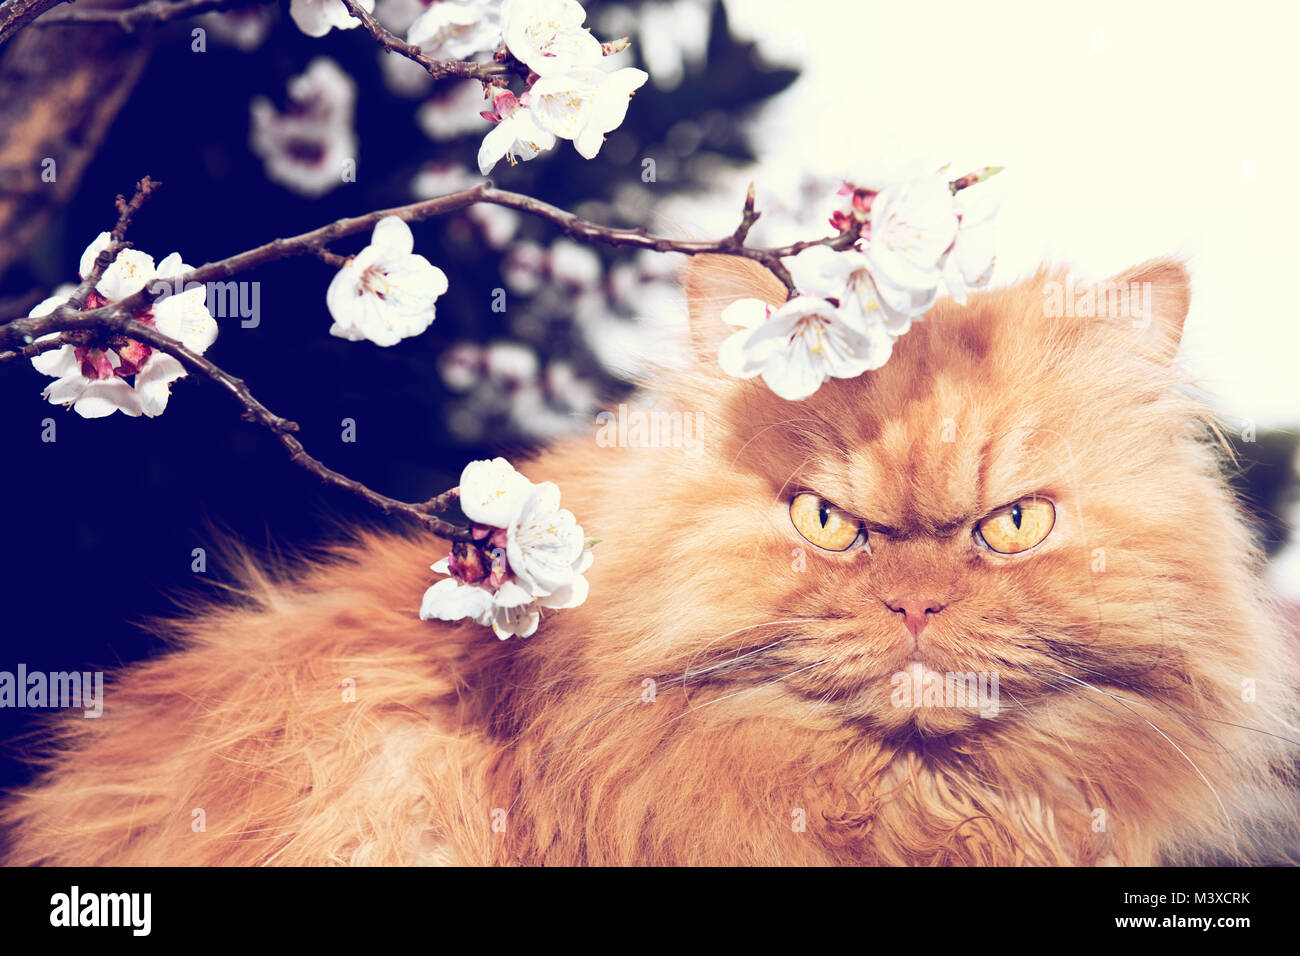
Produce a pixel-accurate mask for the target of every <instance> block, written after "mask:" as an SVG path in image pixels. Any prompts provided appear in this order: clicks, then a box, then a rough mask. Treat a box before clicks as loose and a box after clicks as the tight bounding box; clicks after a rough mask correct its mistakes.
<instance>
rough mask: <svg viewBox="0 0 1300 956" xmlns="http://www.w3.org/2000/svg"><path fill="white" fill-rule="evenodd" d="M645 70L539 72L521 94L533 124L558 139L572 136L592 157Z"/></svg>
mask: <svg viewBox="0 0 1300 956" xmlns="http://www.w3.org/2000/svg"><path fill="white" fill-rule="evenodd" d="M647 79H649V74H647V73H646V72H645V70H638V69H634V68H632V67H627V68H625V69H622V70H615V71H614V72H613V73H605V72H603V71H601V70H599V69H594V68H587V69H578V70H569V71H565V72H558V73H552V74H548V75H544V76H542V77H541V78H540V79H539V80H538V81H537V82H536V83H534V84H533V85H532V87H531V88H530V89H529V90H528V92H527V93H526V94H525V99H526V101H527V103H526V105H527V106H528V109H529V110H530V111H531V112H532V114H533V116H534V118H535V120H536V122H537V125H539V126H540V127H542V129H544V130H546V131H547V132H549V133H552V134H554V135H555V136H557V137H559V138H560V139H570V140H573V146H574V149H576V150H577V151H578V153H579V155H581V156H582V157H583V158H584V159H593V158H595V156H596V154H597V153H599V152H600V147H601V145H602V144H603V143H604V142H605V134H606V133H608V132H610V131H611V130H614V129H617V128H618V126H619V124H621V123H622V122H623V119H624V118H625V117H626V116H627V105H628V102H629V100H631V98H632V94H633V93H634V92H635V91H636V90H638V89H639V88H640V87H641V86H642V85H643V84H644V83H645V81H646V80H647Z"/></svg>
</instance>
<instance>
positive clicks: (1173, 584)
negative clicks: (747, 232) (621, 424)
mask: <svg viewBox="0 0 1300 956" xmlns="http://www.w3.org/2000/svg"><path fill="white" fill-rule="evenodd" d="M1063 278H1064V277H1063V276H1052V275H1048V274H1046V273H1044V274H1040V275H1039V276H1037V277H1035V278H1034V279H1032V280H1031V281H1029V282H1027V283H1025V284H1023V285H1020V286H1018V287H1013V288H1008V289H1004V290H1000V291H991V292H985V293H981V294H977V295H974V296H972V297H971V299H970V301H969V303H968V304H967V305H964V306H960V305H958V304H956V303H954V302H951V301H948V300H944V301H942V302H940V303H939V304H938V305H937V306H936V307H935V308H934V309H933V310H932V311H931V312H930V313H929V314H928V316H927V317H926V319H925V321H924V322H921V323H918V324H917V325H916V326H915V327H913V329H912V330H911V331H910V332H909V333H908V334H907V335H905V336H904V337H902V338H901V339H900V340H899V342H898V344H897V346H896V348H895V351H894V355H893V357H892V358H891V359H890V361H889V362H888V364H886V365H885V366H884V367H883V368H882V369H880V370H878V371H875V372H868V373H867V374H865V375H862V376H861V377H859V378H856V379H842V380H841V379H835V380H831V381H829V382H827V383H826V384H824V385H823V386H822V387H821V389H820V390H819V391H818V392H817V393H816V394H815V395H814V396H813V397H812V398H810V399H808V400H807V401H804V402H797V403H792V402H788V401H785V400H782V399H780V398H778V397H776V396H775V395H773V394H772V393H771V392H770V391H769V390H768V389H767V387H766V386H765V385H764V384H763V383H762V382H761V381H759V380H757V379H755V380H749V381H740V380H735V379H731V378H728V377H727V376H726V375H724V374H723V373H722V372H721V371H720V370H719V369H718V367H717V359H716V354H717V346H718V342H719V341H720V340H721V338H722V336H723V335H724V334H725V333H726V332H727V331H728V327H727V326H725V325H724V324H723V323H722V322H720V321H719V318H718V316H719V312H720V310H721V309H722V308H723V307H724V306H725V305H727V304H729V303H730V302H731V301H733V300H734V299H736V298H738V297H746V296H752V297H757V298H764V299H766V300H768V301H769V302H773V303H779V302H781V301H783V300H784V298H785V290H784V288H783V287H782V286H781V284H780V283H779V282H777V281H776V280H775V279H774V278H773V277H772V276H771V275H770V274H769V273H767V272H766V271H765V270H764V269H762V268H761V267H759V266H757V265H756V264H754V263H752V262H750V261H748V260H744V259H729V258H718V257H711V258H707V259H705V258H701V259H698V260H695V261H693V263H692V266H691V268H690V271H689V273H688V278H687V293H688V298H689V301H690V305H691V313H692V331H693V343H694V349H695V351H696V352H697V353H698V355H697V356H696V357H697V359H698V360H697V361H695V362H694V363H693V366H692V367H691V368H689V369H686V370H674V371H664V372H662V373H661V374H659V375H657V376H655V378H654V380H653V381H651V382H650V383H648V386H647V398H646V402H647V407H648V405H649V403H650V402H653V403H654V406H655V407H656V408H657V409H659V410H663V411H669V410H673V409H676V410H678V411H681V412H683V413H686V414H696V413H701V417H700V418H697V419H695V420H697V421H701V420H702V421H703V422H704V426H705V427H704V429H703V433H702V435H700V439H701V448H702V453H699V454H696V453H694V452H693V453H692V454H689V455H688V454H683V453H682V451H681V450H677V449H671V448H668V449H665V448H643V447H642V448H638V447H615V448H611V447H602V444H603V443H597V442H595V441H593V439H592V437H591V436H590V435H588V436H585V437H579V438H574V439H571V440H569V441H567V442H564V443H562V444H560V445H558V446H557V447H555V448H553V449H551V450H550V451H548V452H546V453H544V454H542V455H541V456H540V457H538V458H537V459H536V460H534V461H532V462H531V463H528V464H525V465H524V466H523V469H522V470H523V471H524V472H525V473H526V474H527V475H528V476H529V477H530V478H532V479H533V480H535V481H540V480H544V479H546V480H554V481H555V482H557V483H558V484H559V485H560V487H561V488H562V489H563V492H564V497H565V502H566V504H567V505H568V506H569V507H570V508H572V509H573V511H574V512H575V513H576V515H577V517H578V520H579V521H580V522H581V524H582V525H583V527H584V529H585V530H586V533H587V534H589V535H591V536H592V537H595V538H598V539H600V544H599V546H598V547H597V548H596V551H595V553H596V561H595V564H594V566H593V567H592V569H591V570H590V572H589V573H588V578H589V580H590V582H591V597H590V598H589V599H588V600H587V602H586V603H585V604H583V605H582V606H581V607H578V608H575V609H572V610H565V611H558V612H548V616H547V617H545V618H544V620H543V622H542V625H541V628H540V629H539V630H538V632H537V633H536V634H535V635H533V636H532V637H531V638H528V639H526V640H521V639H519V638H512V639H510V640H508V641H498V640H496V639H495V638H494V637H493V635H492V633H491V631H489V630H485V629H484V628H481V627H479V626H477V625H475V624H472V623H461V624H455V625H453V624H443V623H429V622H425V621H421V620H420V619H419V616H418V611H419V607H420V601H421V596H422V595H423V593H424V591H425V589H426V588H427V587H428V586H429V585H430V584H431V583H432V581H433V579H434V575H432V574H431V573H430V571H429V570H428V569H429V565H430V564H431V563H432V561H433V560H435V559H436V558H438V557H440V556H441V555H443V554H445V553H446V551H447V550H448V549H447V544H446V542H444V541H440V540H438V539H436V538H432V537H428V536H419V535H412V534H405V535H404V534H370V533H367V534H362V535H359V536H358V538H357V539H356V541H355V542H354V543H352V544H349V545H346V546H343V547H341V548H339V549H337V550H336V552H335V553H334V555H333V556H332V557H331V558H330V559H328V560H326V561H324V562H317V563H315V564H313V565H311V566H308V567H305V568H303V569H300V570H298V571H297V572H295V573H293V574H288V575H282V576H276V575H272V574H271V573H269V572H266V571H263V570H259V569H257V568H256V567H255V566H254V565H253V564H251V563H249V564H248V570H247V571H246V573H245V574H244V581H243V585H242V588H241V591H240V592H239V596H238V597H237V598H236V599H235V600H234V601H232V602H229V603H225V604H216V605H213V606H211V607H207V608H205V609H203V610H201V611H200V612H199V613H196V614H195V615H194V616H192V617H191V618H189V619H188V620H185V621H182V622H180V623H177V624H176V625H174V627H173V628H170V631H171V632H172V633H173V634H174V637H175V640H176V643H177V644H178V647H177V649H176V651H175V652H174V653H171V654H168V655H166V656H163V657H161V658H160V659H157V660H153V661H150V662H147V663H143V664H139V665H135V666H133V667H131V668H129V669H128V670H127V671H126V672H124V673H123V674H122V675H120V677H119V678H118V679H117V680H115V681H113V682H112V684H111V686H110V690H109V692H108V707H107V708H106V709H105V711H104V715H103V717H102V718H101V719H99V720H82V719H71V718H70V719H66V720H60V721H56V722H55V723H54V724H52V725H51V727H52V728H53V733H54V738H55V745H54V747H53V748H52V755H51V757H50V762H49V765H48V767H47V768H46V771H45V773H44V774H43V775H42V776H41V777H40V778H38V780H37V781H36V782H35V783H34V784H33V785H32V786H31V787H29V788H26V789H25V790H24V791H22V792H21V793H18V794H15V795H14V796H13V797H12V798H11V799H10V800H9V802H8V803H7V804H6V806H5V809H4V816H3V820H4V823H5V829H6V831H7V842H8V849H7V861H8V862H9V863H18V864H30V863H52V864H172V865H175V864H236V865H248V864H308V865H312V864H332V863H347V864H425V863H448V864H485V863H520V864H551V865H554V864H581V863H587V864H826V863H830V864H847V863H866V864H936V863H937V864H944V863H951V864H958V863H965V864H1104V863H1120V864H1150V863H1184V862H1198V861H1204V860H1219V861H1224V860H1226V861H1241V862H1251V861H1260V860H1269V859H1273V860H1276V859H1278V858H1281V857H1284V856H1285V855H1286V852H1287V850H1286V848H1287V846H1288V845H1289V844H1290V842H1291V841H1293V840H1294V837H1295V834H1296V832H1297V824H1296V819H1295V799H1294V794H1295V789H1294V788H1295V761H1296V754H1297V749H1296V745H1295V740H1294V738H1296V737H1297V736H1300V733H1297V731H1296V729H1295V723H1296V718H1295V703H1296V688H1297V686H1300V681H1297V677H1296V674H1297V672H1296V662H1295V659H1294V654H1293V652H1292V648H1291V647H1290V646H1289V642H1288V639H1287V638H1286V637H1285V636H1284V633H1283V628H1282V625H1281V623H1280V621H1279V619H1278V618H1277V617H1276V616H1275V615H1274V613H1273V612H1272V610H1271V609H1270V607H1269V604H1268V601H1267V599H1266V596H1265V594H1264V592H1263V590H1262V587H1261V585H1260V582H1259V575H1258V572H1259V568H1260V562H1261V558H1260V555H1259V553H1258V552H1257V551H1256V550H1255V548H1254V546H1253V543H1252V539H1251V534H1250V532H1249V531H1248V530H1247V526H1246V524H1245V522H1244V520H1243V517H1242V515H1241V514H1240V513H1239V511H1238V508H1237V506H1236V504H1235V502H1234V500H1233V497H1232V495H1231V493H1230V491H1229V489H1228V486H1227V484H1226V482H1225V479H1224V477H1223V473H1222V466H1221V461H1220V453H1219V450H1218V448H1217V447H1216V442H1215V441H1214V440H1213V439H1214V435H1215V432H1214V427H1213V424H1212V423H1211V422H1210V420H1209V417H1208V414H1207V413H1206V411H1205V410H1204V409H1203V408H1202V407H1200V406H1199V405H1198V404H1197V403H1196V402H1195V401H1194V400H1193V399H1192V398H1191V397H1189V395H1188V393H1187V392H1186V391H1185V390H1184V389H1182V388H1181V384H1182V383H1181V380H1180V377H1179V375H1178V373H1177V372H1176V370H1175V369H1174V367H1173V365H1172V357H1173V353H1174V350H1175V348H1176V345H1177V340H1178V337H1179V335H1180V334H1181V329H1182V323H1183V319H1184V316H1185V315H1186V311H1187V305H1188V282H1187V276H1186V273H1185V271H1184V270H1183V268H1182V267H1181V266H1180V265H1178V264H1176V263H1172V262H1155V263H1151V264H1148V265H1146V266H1143V267H1140V268H1139V269H1137V270H1134V271H1133V272H1131V273H1129V274H1127V275H1125V276H1122V277H1120V278H1119V279H1118V280H1117V281H1118V282H1123V283H1131V282H1136V283H1147V284H1148V285H1144V286H1141V287H1140V288H1142V289H1144V290H1145V291H1146V292H1147V293H1149V294H1150V298H1149V300H1148V301H1149V302H1150V304H1151V311H1152V312H1153V313H1154V314H1153V315H1151V316H1149V318H1150V320H1151V321H1150V323H1149V326H1148V327H1147V328H1146V329H1135V328H1134V323H1133V322H1132V321H1131V320H1125V321H1116V320H1104V319H1097V318H1074V317H1059V318H1049V317H1047V316H1048V315H1050V314H1051V310H1048V309H1046V308H1045V304H1044V303H1045V295H1044V284H1045V283H1046V282H1048V281H1055V280H1058V279H1063ZM954 675H956V679H954ZM962 681H969V683H968V684H967V685H966V687H967V689H968V690H972V689H973V691H976V692H974V693H973V696H972V695H971V694H968V695H967V696H966V697H964V698H962V697H961V695H960V694H958V695H957V696H956V697H954V695H953V691H954V690H958V691H960V690H961V689H962V686H963V685H962Z"/></svg>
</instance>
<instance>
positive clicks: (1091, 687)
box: [1056, 671, 1240, 855]
mask: <svg viewBox="0 0 1300 956" xmlns="http://www.w3.org/2000/svg"><path fill="white" fill-rule="evenodd" d="M1056 673H1057V674H1059V676H1061V677H1063V678H1065V679H1066V680H1068V681H1071V682H1072V683H1076V684H1078V685H1079V686H1080V687H1083V688H1086V689H1088V690H1091V691H1095V692H1096V693H1098V694H1103V695H1105V696H1106V697H1109V698H1110V699H1111V700H1114V701H1116V702H1117V703H1119V704H1120V705H1121V706H1123V707H1125V708H1127V709H1128V710H1130V711H1132V710H1133V708H1131V707H1129V706H1128V704H1127V703H1126V702H1125V701H1124V700H1123V698H1120V697H1118V696H1116V695H1115V694H1111V693H1108V692H1107V691H1104V690H1102V689H1101V688H1100V687H1097V686H1096V685H1094V684H1090V683H1088V682H1087V681H1083V680H1079V678H1077V677H1073V676H1071V675H1069V674H1066V673H1064V672H1062V671H1057V672H1056ZM1133 713H1134V714H1135V715H1136V716H1137V717H1138V718H1140V719H1141V720H1142V722H1143V723H1145V724H1146V725H1147V726H1149V727H1150V728H1151V729H1152V730H1154V731H1155V732H1156V733H1158V734H1159V735H1160V736H1161V737H1163V738H1164V739H1165V741H1166V742H1167V743H1168V744H1169V746H1171V747H1173V748H1174V750H1176V751H1178V753H1179V754H1180V755H1181V756H1182V758H1183V759H1184V760H1186V761H1187V763H1188V764H1189V765H1190V766H1191V768H1192V769H1193V770H1195V771H1196V774H1197V776H1199V777H1200V778H1201V780H1202V781H1203V782H1204V783H1205V786H1206V787H1208V788H1209V790H1210V793H1212V794H1213V795H1214V800H1215V802H1216V803H1218V805H1219V812H1220V813H1222V814H1223V821H1224V823H1226V824H1227V825H1228V833H1229V835H1230V836H1231V838H1232V851H1233V853H1234V854H1235V855H1239V854H1240V850H1239V849H1238V847H1237V832H1236V828H1235V827H1234V826H1233V823H1232V817H1231V816H1230V815H1229V814H1228V808H1227V807H1226V806H1225V805H1224V803H1223V799H1222V798H1221V797H1220V796H1219V791H1218V790H1217V789H1216V788H1215V786H1214V784H1212V783H1210V778H1209V777H1207V776H1206V775H1205V774H1204V773H1203V772H1202V770H1201V768H1200V767H1199V766H1198V765H1197V763H1196V761H1194V760H1193V759H1192V758H1191V757H1189V756H1188V755H1187V752H1186V751H1184V750H1183V748H1182V747H1180V746H1178V744H1177V743H1176V742H1175V741H1174V739H1173V738H1172V737H1170V736H1169V735H1168V734H1167V733H1165V732H1164V731H1163V730H1162V729H1160V727H1158V726H1156V724H1154V723H1152V722H1151V721H1150V720H1147V719H1146V718H1145V717H1143V716H1142V715H1141V714H1138V713H1137V712H1136V711H1133Z"/></svg>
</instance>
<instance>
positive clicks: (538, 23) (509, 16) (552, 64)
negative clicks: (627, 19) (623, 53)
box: [501, 0, 603, 76]
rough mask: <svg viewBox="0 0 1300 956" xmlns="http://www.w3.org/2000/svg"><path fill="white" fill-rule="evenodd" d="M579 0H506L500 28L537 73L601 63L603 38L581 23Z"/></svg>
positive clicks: (517, 54) (514, 51)
mask: <svg viewBox="0 0 1300 956" xmlns="http://www.w3.org/2000/svg"><path fill="white" fill-rule="evenodd" d="M586 18H587V11H586V10H584V9H583V8H582V4H580V3H578V2H577V0H505V3H504V4H503V5H502V7H501V32H502V35H503V37H504V38H505V41H506V48H507V49H508V50H509V51H510V52H511V53H512V54H514V56H515V58H516V59H518V60H522V61H523V62H524V63H526V64H527V65H528V68H529V69H531V70H532V71H533V72H534V73H536V74H537V75H538V76H546V75H548V74H550V73H556V72H563V71H566V70H572V69H577V68H581V67H588V66H594V65H596V64H598V63H600V60H601V57H602V55H603V53H602V50H601V46H600V41H599V40H597V39H596V38H595V37H594V36H592V35H591V33H590V32H589V31H588V30H586V29H585V28H584V27H583V26H582V21H583V20H585V19H586Z"/></svg>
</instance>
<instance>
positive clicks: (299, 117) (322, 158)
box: [250, 57, 357, 197]
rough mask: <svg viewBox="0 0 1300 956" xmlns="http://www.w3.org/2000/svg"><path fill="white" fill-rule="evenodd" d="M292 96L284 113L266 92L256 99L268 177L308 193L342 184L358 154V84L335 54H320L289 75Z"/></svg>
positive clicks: (256, 139) (254, 141)
mask: <svg viewBox="0 0 1300 956" xmlns="http://www.w3.org/2000/svg"><path fill="white" fill-rule="evenodd" d="M288 101H289V102H288V110H287V111H286V112H284V113H280V112H278V111H277V110H276V108H275V106H274V105H273V104H272V103H271V101H270V100H268V99H266V98H265V97H258V98H256V99H254V100H253V102H252V104H251V112H252V132H251V137H250V138H251V145H252V148H253V152H255V153H256V154H257V155H259V156H260V157H262V162H263V163H264V164H265V166H266V175H267V177H268V178H269V179H271V180H274V181H275V182H278V183H280V184H281V185H283V186H287V187H288V188H290V189H292V190H294V191H295V192H299V193H302V194H303V195H306V196H313V197H314V196H320V195H323V194H325V193H327V192H329V191H330V190H331V189H334V188H335V187H337V186H339V185H342V183H343V182H344V171H345V169H346V168H347V164H348V163H349V162H355V160H356V155H357V138H356V134H355V133H354V132H353V130H352V118H353V107H354V104H355V103H356V84H355V83H354V82H353V80H352V78H351V77H350V76H348V75H347V74H346V73H344V72H343V71H342V70H341V69H339V66H338V64H337V63H335V62H334V61H333V60H331V59H329V58H328V57H317V58H316V59H314V60H312V61H311V63H309V64H308V65H307V70H306V71H305V72H304V73H302V74H301V75H299V76H296V77H294V78H293V79H292V80H290V81H289V84H288Z"/></svg>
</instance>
